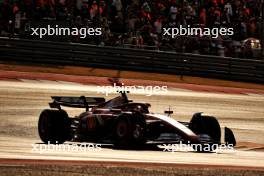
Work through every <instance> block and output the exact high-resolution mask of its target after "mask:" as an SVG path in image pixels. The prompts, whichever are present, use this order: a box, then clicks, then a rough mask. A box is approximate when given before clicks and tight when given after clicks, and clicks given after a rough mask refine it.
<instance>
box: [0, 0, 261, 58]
mask: <svg viewBox="0 0 264 176" xmlns="http://www.w3.org/2000/svg"><path fill="white" fill-rule="evenodd" d="M262 8H263V0H0V32H1V35H2V36H3V35H8V36H14V35H18V36H20V37H30V36H29V35H27V32H28V31H29V29H30V26H32V25H34V23H43V24H45V23H53V24H55V23H56V24H62V25H66V26H71V27H72V26H74V27H88V26H89V27H101V28H102V31H103V36H101V37H89V38H85V39H80V38H78V37H74V38H73V37H72V38H68V39H66V40H68V41H73V42H84V43H91V44H96V45H106V46H120V47H131V48H143V49H156V50H165V51H176V52H187V53H195V54H206V55H221V56H230V57H246V58H251V57H257V56H259V55H260V53H261V52H260V40H261V39H262V38H263V36H262V35H263V28H262V26H261V25H262V22H263V19H262V16H263V15H264V14H262V13H263V12H262V11H263V9H262ZM179 25H183V26H187V25H190V26H192V27H201V28H204V27H208V28H215V27H216V28H220V27H231V28H233V29H234V35H232V36H219V37H218V38H216V39H213V38H212V37H210V36H177V37H176V38H174V39H172V38H169V37H166V36H163V35H162V34H163V31H162V29H163V28H164V27H171V28H173V27H178V26H179ZM54 40H55V39H54Z"/></svg>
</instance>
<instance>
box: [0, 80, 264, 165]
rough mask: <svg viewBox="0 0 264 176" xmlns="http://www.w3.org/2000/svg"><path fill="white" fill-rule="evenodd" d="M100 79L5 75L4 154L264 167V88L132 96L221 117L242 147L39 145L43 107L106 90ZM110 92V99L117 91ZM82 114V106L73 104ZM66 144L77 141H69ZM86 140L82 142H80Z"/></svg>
mask: <svg viewBox="0 0 264 176" xmlns="http://www.w3.org/2000/svg"><path fill="white" fill-rule="evenodd" d="M96 90H97V89H96V86H95V85H83V84H79V83H72V82H65V81H54V80H53V81H50V80H41V79H38V80H36V79H34V80H29V79H19V80H17V79H16V80H14V79H10V80H8V79H4V80H2V81H0V104H1V105H0V118H1V121H0V158H1V159H38V160H39V159H47V160H73V161H118V162H139V163H140V162H145V163H164V164H165V163H177V164H204V165H226V166H242V167H260V168H264V152H263V151H264V149H263V145H264V138H263V136H264V119H263V117H264V94H261V93H245V94H243V93H234V94H233V93H228V94H226V93H219V92H217V93H213V92H205V91H203V92H199V91H193V90H189V89H181V88H170V87H169V91H168V93H167V94H166V95H154V96H145V95H142V94H133V95H130V99H133V100H134V101H137V102H138V101H139V102H142V101H143V102H148V103H150V104H151V105H152V107H151V111H152V112H157V113H162V112H163V111H164V110H165V109H168V107H169V106H170V107H171V108H172V109H173V110H174V115H173V118H176V119H177V120H180V121H189V120H190V118H191V116H192V114H193V113H195V112H206V114H210V115H214V116H216V117H218V119H219V121H220V125H221V127H224V126H228V127H230V128H232V129H233V130H234V133H235V135H236V138H237V140H238V141H239V144H238V147H237V148H236V149H235V150H222V151H218V152H214V153H195V152H193V151H192V150H191V149H185V150H180V151H174V152H163V151H162V149H161V150H153V149H146V150H141V151H135V150H116V149H113V148H111V146H105V147H103V148H101V150H99V151H98V150H92V149H91V150H88V151H85V152H84V151H74V150H71V151H70V152H69V151H56V150H42V151H41V152H40V151H39V150H36V149H34V147H33V146H37V147H38V148H45V147H46V145H44V144H42V143H41V140H40V139H39V137H38V133H37V121H38V116H39V114H40V112H41V111H42V110H43V109H45V108H48V102H49V101H50V96H52V95H58V96H59V95H61V96H80V95H85V96H95V95H96V96H103V95H100V94H97V92H96ZM116 95H117V94H110V95H109V96H108V97H106V98H107V99H108V98H109V99H110V98H112V97H114V96H116ZM67 111H68V112H69V114H70V115H77V114H79V113H80V112H82V110H81V109H78V110H77V109H70V108H69V109H67ZM66 144H71V145H72V143H71V142H68V143H66ZM80 145H81V144H80Z"/></svg>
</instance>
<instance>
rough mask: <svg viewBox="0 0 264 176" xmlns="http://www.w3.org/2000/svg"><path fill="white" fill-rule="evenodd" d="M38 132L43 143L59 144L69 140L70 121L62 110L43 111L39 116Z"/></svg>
mask: <svg viewBox="0 0 264 176" xmlns="http://www.w3.org/2000/svg"><path fill="white" fill-rule="evenodd" d="M38 132H39V136H40V139H41V140H42V141H43V142H44V143H50V144H56V143H58V144H61V143H64V142H65V141H66V140H70V119H69V117H68V114H67V113H66V112H65V111H64V110H52V109H46V110H43V111H42V112H41V114H40V116H39V121H38Z"/></svg>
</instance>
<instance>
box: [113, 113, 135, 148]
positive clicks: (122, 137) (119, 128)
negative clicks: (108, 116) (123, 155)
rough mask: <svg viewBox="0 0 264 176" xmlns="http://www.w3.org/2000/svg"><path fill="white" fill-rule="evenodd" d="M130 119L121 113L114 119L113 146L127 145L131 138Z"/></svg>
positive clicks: (122, 146) (121, 146)
mask: <svg viewBox="0 0 264 176" xmlns="http://www.w3.org/2000/svg"><path fill="white" fill-rule="evenodd" d="M131 127H132V126H131V121H130V120H129V118H128V116H126V115H121V116H119V117H118V118H117V119H116V124H115V126H114V146H115V147H117V148H124V147H129V146H130V142H131V139H132V128H131Z"/></svg>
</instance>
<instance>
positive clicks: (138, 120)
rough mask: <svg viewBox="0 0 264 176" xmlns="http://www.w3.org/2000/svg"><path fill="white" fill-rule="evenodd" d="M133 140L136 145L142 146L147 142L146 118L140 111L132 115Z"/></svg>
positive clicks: (137, 146)
mask: <svg viewBox="0 0 264 176" xmlns="http://www.w3.org/2000/svg"><path fill="white" fill-rule="evenodd" d="M131 119H132V142H133V144H134V147H136V148H141V147H143V146H144V145H145V144H146V127H147V125H146V120H145V117H144V115H142V114H141V113H140V112H135V113H134V114H133V116H132V118H131Z"/></svg>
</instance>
